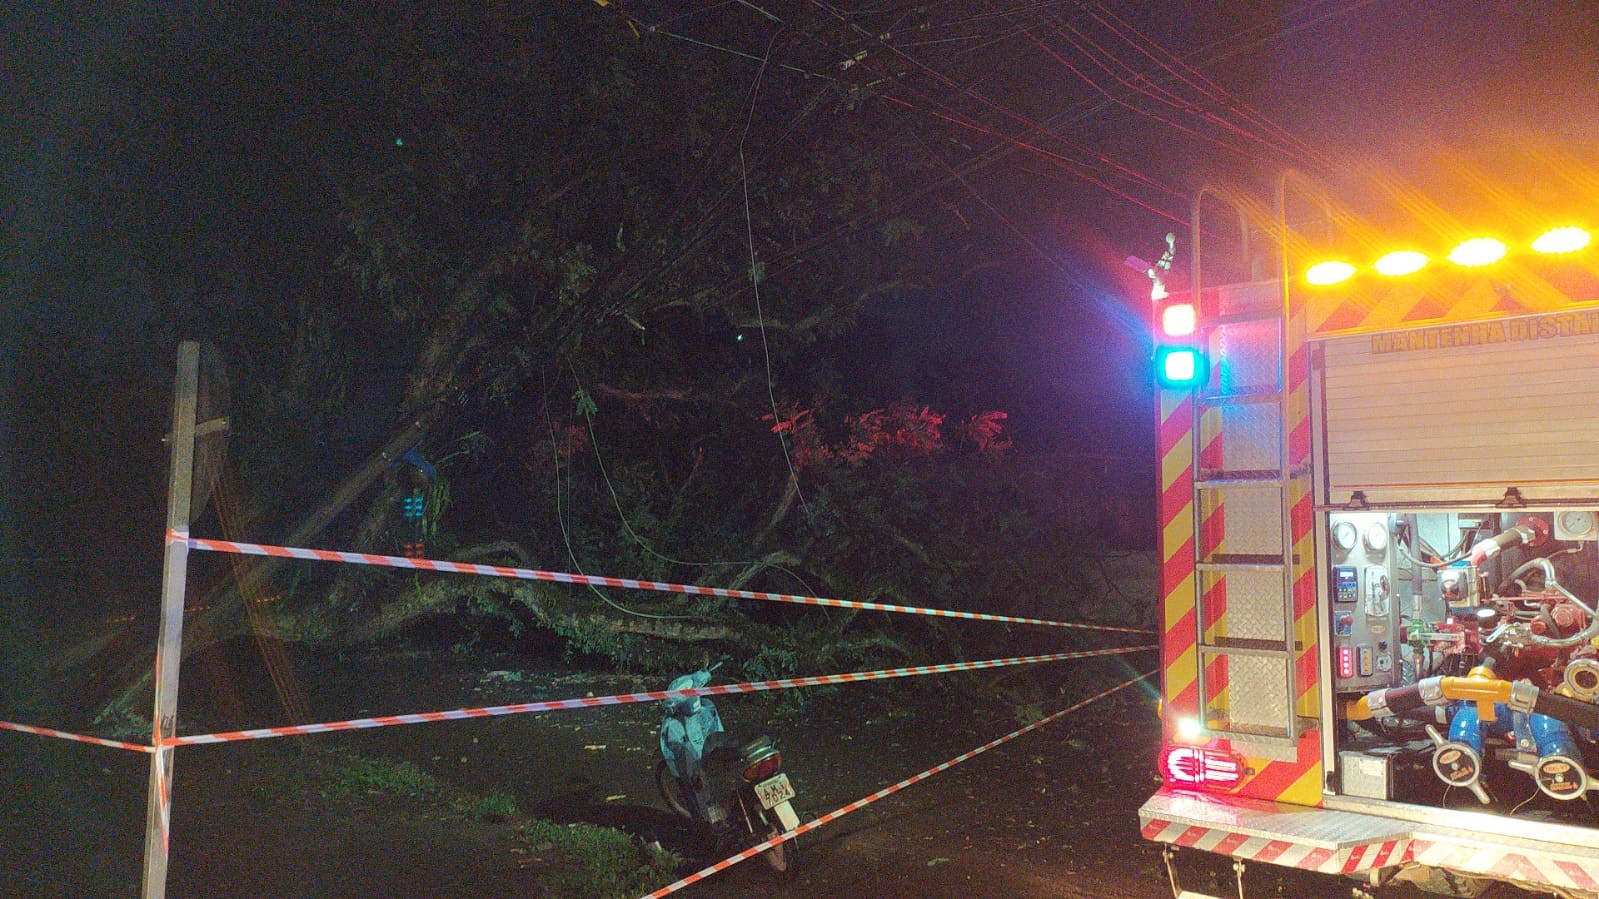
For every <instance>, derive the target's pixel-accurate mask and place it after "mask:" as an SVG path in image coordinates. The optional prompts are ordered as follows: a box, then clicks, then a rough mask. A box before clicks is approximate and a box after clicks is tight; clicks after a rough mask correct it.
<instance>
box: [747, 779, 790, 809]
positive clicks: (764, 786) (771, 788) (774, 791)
mask: <svg viewBox="0 0 1599 899" xmlns="http://www.w3.org/2000/svg"><path fill="white" fill-rule="evenodd" d="M755 798H757V799H759V800H760V801H761V808H768V809H769V808H771V807H773V806H775V805H777V804H778V803H781V802H787V801H789V800H790V799H793V798H794V788H793V787H792V786H790V785H789V782H788V775H787V774H779V775H777V776H776V777H769V778H767V779H766V780H763V781H761V782H760V783H758V784H756V785H755Z"/></svg>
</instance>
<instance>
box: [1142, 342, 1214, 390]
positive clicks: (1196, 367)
mask: <svg viewBox="0 0 1599 899" xmlns="http://www.w3.org/2000/svg"><path fill="white" fill-rule="evenodd" d="M1209 377H1210V363H1209V361H1208V360H1206V359H1205V354H1204V353H1203V352H1201V351H1200V350H1199V348H1198V347H1192V346H1162V347H1156V348H1155V380H1156V381H1157V382H1158V383H1159V384H1160V386H1162V387H1165V388H1166V389H1168V390H1192V389H1193V388H1195V387H1198V386H1199V385H1201V384H1203V383H1205V380H1206V379H1207V378H1209Z"/></svg>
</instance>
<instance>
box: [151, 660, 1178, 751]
mask: <svg viewBox="0 0 1599 899" xmlns="http://www.w3.org/2000/svg"><path fill="white" fill-rule="evenodd" d="M1155 648H1156V647H1154V646H1128V647H1121V648H1117V649H1089V650H1080V651H1077V652H1054V653H1049V654H1048V655H1037V656H1017V657H1015V658H1009V659H988V660H985V661H980V662H947V663H945V664H942V665H921V666H918V667H914V668H884V669H880V670H878V671H855V672H849V673H846V674H824V675H820V676H817V677H792V678H783V679H781V680H768V681H752V682H749V683H742V684H718V685H716V686H707V687H696V688H693V689H688V690H651V691H649V692H646V693H617V694H614V695H610V696H586V697H583V698H581V699H552V700H545V701H542V702H522V703H517V704H515V705H496V706H481V707H478V708H471V709H454V710H451V711H447V712H414V713H409V714H403V715H381V716H378V717H373V718H352V719H350V720H347V721H329V722H324V723H321V724H296V725H290V726H285V727H262V728H256V729H254V730H236V731H227V732H223V733H214V734H195V735H192V736H182V737H173V738H171V739H169V740H165V741H163V745H166V746H191V745H197V744H200V743H231V742H235V741H239V740H265V739H268V738H271V737H292V736H299V735H302V734H321V733H330V732H334V731H343V730H361V729H365V728H373V727H392V726H394V725H399V724H427V723H429V722H433V721H459V720H461V719H464V718H488V717H493V716H498V715H524V714H528V713H530V712H553V711H558V710H562V709H588V708H594V707H596V706H607V705H626V704H628V703H633V702H659V701H660V700H663V699H670V698H672V697H677V696H716V695H722V694H729V693H756V692H760V691H763V690H791V689H794V688H797V687H817V686H824V685H828V684H848V683H855V682H858V681H869V680H884V679H887V678H896V677H915V676H917V675H923V674H943V673H946V672H951V671H979V670H982V669H986V668H1004V667H1008V666H1011V665H1030V664H1035V663H1038V662H1058V661H1064V660H1066V659H1086V658H1093V657H1096V656H1111V655H1124V654H1126V653H1132V652H1143V651H1146V650H1153V649H1155Z"/></svg>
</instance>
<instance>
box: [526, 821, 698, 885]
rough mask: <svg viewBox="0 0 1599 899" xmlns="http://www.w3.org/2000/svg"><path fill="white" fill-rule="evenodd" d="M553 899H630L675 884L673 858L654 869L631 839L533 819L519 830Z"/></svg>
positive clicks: (598, 829)
mask: <svg viewBox="0 0 1599 899" xmlns="http://www.w3.org/2000/svg"><path fill="white" fill-rule="evenodd" d="M522 831H523V835H524V836H525V837H526V839H527V841H528V843H529V844H531V849H532V853H533V856H534V858H535V859H537V860H538V861H539V862H540V867H541V868H542V870H541V872H540V877H539V885H540V886H541V887H543V888H544V890H545V891H546V893H545V895H548V896H551V897H555V899H634V897H637V896H640V895H643V894H645V893H649V892H653V891H654V890H656V889H659V888H660V887H663V886H666V885H667V884H669V883H671V882H672V881H673V880H675V879H676V877H677V875H676V874H675V873H674V869H675V867H676V865H675V864H673V862H674V861H675V860H674V859H671V858H669V857H668V858H662V859H660V860H659V861H657V862H656V863H655V864H652V863H651V858H650V857H647V856H646V855H645V854H644V852H643V851H642V849H641V847H640V846H639V845H638V843H636V842H635V841H634V839H633V838H632V837H631V836H629V835H627V834H625V833H623V832H621V831H619V830H615V829H612V828H609V827H596V826H594V825H591V824H556V823H554V822H551V821H543V820H535V821H531V822H529V823H528V824H527V825H526V826H525V827H524V828H523V829H522Z"/></svg>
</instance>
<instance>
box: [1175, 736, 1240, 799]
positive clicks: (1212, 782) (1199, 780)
mask: <svg viewBox="0 0 1599 899" xmlns="http://www.w3.org/2000/svg"><path fill="white" fill-rule="evenodd" d="M1247 771H1248V769H1247V768H1246V767H1245V766H1244V760H1243V759H1242V758H1240V757H1238V756H1237V755H1234V754H1233V753H1231V752H1227V751H1225V750H1221V749H1207V748H1205V747H1202V746H1167V747H1166V749H1165V751H1164V752H1162V753H1161V754H1160V773H1161V776H1163V777H1165V778H1166V780H1167V781H1169V782H1171V783H1174V784H1177V785H1178V786H1184V787H1200V788H1203V789H1208V790H1229V789H1232V788H1233V787H1236V786H1238V785H1239V784H1240V783H1242V782H1243V780H1244V774H1245V773H1247Z"/></svg>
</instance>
